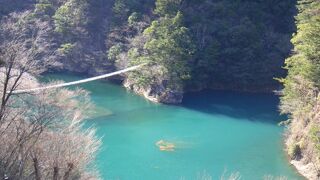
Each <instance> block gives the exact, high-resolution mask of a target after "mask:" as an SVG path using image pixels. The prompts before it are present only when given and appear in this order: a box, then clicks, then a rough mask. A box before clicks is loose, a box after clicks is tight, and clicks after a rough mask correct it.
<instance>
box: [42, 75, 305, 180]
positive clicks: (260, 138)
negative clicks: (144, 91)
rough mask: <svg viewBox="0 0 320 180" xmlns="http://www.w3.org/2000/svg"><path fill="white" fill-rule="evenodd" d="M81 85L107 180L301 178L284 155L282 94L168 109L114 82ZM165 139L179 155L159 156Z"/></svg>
mask: <svg viewBox="0 0 320 180" xmlns="http://www.w3.org/2000/svg"><path fill="white" fill-rule="evenodd" d="M47 77H49V78H51V79H61V80H65V81H72V80H77V79H80V78H81V77H80V76H74V75H66V74H58V75H48V76H47ZM81 87H83V88H85V89H87V90H88V91H90V92H91V98H92V100H93V102H94V103H95V105H96V108H95V109H96V113H95V115H94V116H93V117H92V118H91V119H89V120H88V121H87V124H88V126H91V125H94V126H95V127H96V128H97V135H98V136H99V137H101V139H102V142H103V145H102V147H101V150H100V151H99V154H98V157H97V160H96V162H97V167H98V170H99V171H100V174H101V176H102V178H103V179H107V180H114V179H120V180H144V179H146V180H180V179H184V180H189V179H190V180H193V179H199V180H200V177H207V176H211V177H212V178H213V179H219V178H220V177H221V176H222V175H223V174H225V176H227V175H228V174H230V173H234V172H238V173H240V174H241V177H242V178H241V179H244V180H258V179H263V178H264V176H266V175H272V176H285V177H287V178H288V179H289V180H294V179H297V180H298V179H299V180H300V179H302V178H301V177H300V176H299V175H298V174H297V173H296V172H295V171H294V169H293V168H292V167H291V166H290V165H289V164H288V162H287V160H286V156H285V153H284V152H283V150H282V149H283V145H282V141H283V139H282V138H283V137H282V134H283V128H281V127H279V126H278V125H277V124H278V123H279V121H280V120H281V117H280V116H279V113H278V112H277V104H278V98H277V97H276V96H273V95H265V94H245V93H234V92H223V91H211V92H201V93H190V94H186V95H185V99H184V101H183V104H182V105H180V106H169V105H162V104H156V103H151V102H149V101H147V100H145V99H144V98H142V97H140V96H137V95H135V94H133V93H131V92H128V91H126V90H125V89H124V88H122V87H121V86H118V85H114V84H111V83H106V82H91V83H87V84H85V85H82V86H81ZM282 119H283V118H282ZM160 140H163V141H165V142H169V143H173V144H174V145H175V149H174V151H160V149H159V147H158V146H157V145H156V142H158V141H160Z"/></svg>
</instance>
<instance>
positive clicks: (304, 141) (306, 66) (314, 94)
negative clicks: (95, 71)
mask: <svg viewBox="0 0 320 180" xmlns="http://www.w3.org/2000/svg"><path fill="white" fill-rule="evenodd" d="M298 8H299V14H298V16H297V17H296V23H297V28H298V31H297V33H296V34H295V35H294V37H293V39H292V43H293V44H294V52H293V55H292V56H291V57H290V58H288V59H287V60H286V68H287V69H288V76H287V77H286V78H285V79H283V80H282V82H283V83H284V86H285V88H284V90H283V97H282V99H281V110H282V112H283V113H286V114H289V115H290V119H289V120H288V123H289V124H290V125H289V130H288V134H287V136H288V137H287V141H286V143H287V148H288V152H289V155H290V157H291V159H292V163H293V164H295V165H296V166H297V167H298V170H300V171H301V172H302V173H303V174H304V175H306V176H307V177H308V178H310V179H319V177H320V119H319V112H320V109H319V104H320V102H319V87H320V81H319V77H320V16H319V12H320V2H319V1H318V0H300V1H299V5H298Z"/></svg>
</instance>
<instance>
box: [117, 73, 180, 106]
mask: <svg viewBox="0 0 320 180" xmlns="http://www.w3.org/2000/svg"><path fill="white" fill-rule="evenodd" d="M123 84H124V87H126V88H127V89H129V90H132V91H133V92H135V93H137V94H139V95H142V96H144V97H145V98H146V99H148V100H150V101H152V102H158V103H164V104H179V103H181V102H182V98H183V91H182V90H181V91H179V90H169V89H168V88H166V87H165V86H164V84H152V85H149V86H148V87H142V86H139V85H137V84H134V83H132V82H131V81H130V80H128V79H126V80H125V81H124V83H123Z"/></svg>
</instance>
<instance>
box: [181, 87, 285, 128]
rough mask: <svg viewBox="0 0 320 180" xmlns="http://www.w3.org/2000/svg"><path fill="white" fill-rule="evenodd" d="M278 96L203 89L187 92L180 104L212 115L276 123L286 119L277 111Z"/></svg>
mask: <svg viewBox="0 0 320 180" xmlns="http://www.w3.org/2000/svg"><path fill="white" fill-rule="evenodd" d="M278 104H279V97H277V96H276V95H273V94H260V93H257V94H255V93H239V92H230V91H217V90H214V91H203V92H193V93H187V94H185V96H184V100H183V103H182V106H183V107H185V108H188V109H192V110H196V111H201V112H204V113H208V114H212V115H224V116H229V117H232V118H236V119H247V120H250V121H258V122H264V123H272V124H277V123H279V122H280V121H283V120H285V119H286V116H280V115H279V111H278Z"/></svg>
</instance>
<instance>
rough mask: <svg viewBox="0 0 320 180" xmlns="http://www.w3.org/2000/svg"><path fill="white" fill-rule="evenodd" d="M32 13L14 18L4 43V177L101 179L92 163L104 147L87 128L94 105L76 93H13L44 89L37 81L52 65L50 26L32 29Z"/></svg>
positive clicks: (0, 90) (0, 143) (0, 163)
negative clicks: (46, 55) (48, 38)
mask: <svg viewBox="0 0 320 180" xmlns="http://www.w3.org/2000/svg"><path fill="white" fill-rule="evenodd" d="M29 18H30V13H28V12H26V13H23V14H12V15H11V17H10V18H7V19H5V20H4V22H3V23H2V26H1V30H0V31H1V34H0V39H1V40H2V41H1V42H2V43H1V45H0V49H1V52H0V62H1V65H0V66H1V68H0V101H1V102H0V178H1V179H37V180H40V179H56V180H58V179H97V178H98V175H97V173H96V171H95V169H94V165H93V164H92V161H93V159H94V157H95V154H96V151H97V150H98V147H99V145H100V141H99V140H97V139H96V137H95V130H94V129H93V128H89V129H86V130H85V131H84V130H83V129H84V128H83V127H82V125H83V119H84V118H85V117H86V112H88V111H89V110H90V108H91V107H92V105H91V103H90V99H89V96H88V93H87V92H86V91H84V90H81V89H77V90H74V91H71V90H67V89H56V90H46V91H42V92H36V93H25V94H14V91H15V90H17V89H25V88H32V87H37V86H41V85H42V83H40V82H37V80H36V79H35V78H34V77H36V76H38V75H39V74H40V73H42V72H44V71H45V70H46V68H48V67H49V66H51V65H53V64H54V63H53V62H54V61H52V58H44V56H43V51H44V49H43V47H44V46H45V45H46V44H45V41H44V39H43V38H44V37H43V36H44V34H46V31H49V30H50V29H48V26H47V25H46V23H43V22H36V24H37V26H36V27H35V26H32V24H33V23H34V22H30V20H29Z"/></svg>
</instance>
